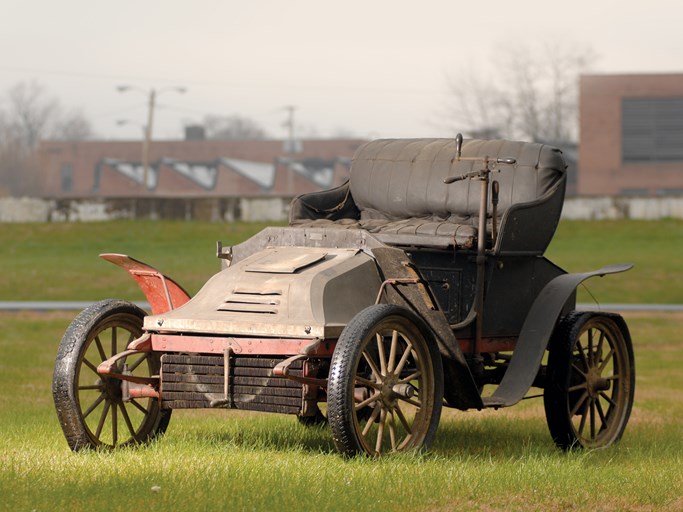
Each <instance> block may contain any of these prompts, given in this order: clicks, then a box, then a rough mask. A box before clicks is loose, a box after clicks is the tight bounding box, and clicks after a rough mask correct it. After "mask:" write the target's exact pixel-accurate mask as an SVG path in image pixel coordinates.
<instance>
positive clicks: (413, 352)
mask: <svg viewBox="0 0 683 512" xmlns="http://www.w3.org/2000/svg"><path fill="white" fill-rule="evenodd" d="M352 397H353V401H354V404H353V406H354V410H355V414H354V423H355V428H356V431H357V434H358V438H359V440H360V442H361V444H362V445H363V448H364V450H365V451H366V453H369V454H371V455H381V454H382V453H386V452H397V451H404V450H409V449H411V448H415V447H419V446H421V445H422V443H423V441H424V439H425V437H426V435H427V432H428V429H429V424H430V418H431V414H432V408H433V402H434V369H433V367H432V363H431V358H430V354H429V350H428V348H427V345H426V342H425V339H424V337H423V336H422V334H421V333H420V332H419V330H417V329H416V328H415V327H414V326H412V325H411V324H408V323H407V322H405V321H402V319H388V320H386V321H384V322H382V323H381V324H380V325H378V326H377V328H376V329H374V330H373V331H372V332H371V333H370V335H369V336H367V337H366V339H365V340H363V346H362V350H361V352H360V358H359V361H358V364H357V366H356V371H355V375H354V380H353V393H352Z"/></svg>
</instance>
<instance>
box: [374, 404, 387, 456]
mask: <svg viewBox="0 0 683 512" xmlns="http://www.w3.org/2000/svg"><path fill="white" fill-rule="evenodd" d="M386 420H387V411H386V410H385V409H384V407H382V408H381V411H380V415H379V427H378V428H377V439H375V451H376V452H377V454H380V453H382V440H383V438H384V422H385V421H386Z"/></svg>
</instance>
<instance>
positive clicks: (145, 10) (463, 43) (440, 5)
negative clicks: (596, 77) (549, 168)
mask: <svg viewBox="0 0 683 512" xmlns="http://www.w3.org/2000/svg"><path fill="white" fill-rule="evenodd" d="M0 7H1V9H0V13H1V15H0V16H1V17H0V48H1V49H2V51H1V53H0V93H3V95H4V92H5V91H6V90H7V89H8V88H9V87H11V86H12V85H13V84H16V83H17V82H20V81H27V80H37V81H39V82H40V83H42V84H44V85H45V86H46V88H47V89H48V91H49V92H50V94H52V95H54V96H55V97H57V98H58V99H59V100H60V102H61V103H62V104H63V105H64V106H65V107H78V108H81V109H82V110H83V112H84V113H85V115H86V117H88V118H89V119H90V120H91V122H92V123H93V125H94V127H95V129H96V131H97V133H98V134H99V135H101V136H102V137H103V138H110V139H123V138H128V139H130V138H137V137H139V136H140V126H134V125H130V126H117V125H116V121H117V120H118V119H127V120H129V121H130V122H131V123H139V124H143V123H144V122H145V119H146V108H147V107H146V94H145V93H144V92H143V91H148V90H150V89H151V88H155V89H157V90H160V91H162V92H160V94H159V97H158V108H157V110H156V118H155V125H154V128H155V134H154V135H155V137H157V138H179V137H181V136H182V126H183V124H187V123H192V122H198V121H200V120H201V119H202V118H203V117H204V116H205V115H207V114H216V115H223V114H225V115H227V114H239V115H242V116H245V117H250V118H252V119H254V120H255V121H257V122H258V123H259V124H261V125H262V126H263V127H264V128H265V129H266V130H267V131H268V132H269V133H270V134H271V135H272V136H273V137H275V138H283V137H285V136H286V129H285V128H284V127H283V122H284V121H285V119H286V111H285V110H284V107H285V106H287V105H294V106H296V124H297V126H299V127H300V129H301V130H302V131H303V132H304V133H312V132H313V131H314V130H315V132H317V133H318V135H320V136H328V135H335V134H338V133H342V132H346V133H349V134H354V135H356V136H360V137H385V136H391V137H420V136H451V135H452V134H451V133H444V127H443V126H440V123H439V120H440V119H443V118H444V117H445V115H446V112H447V108H446V106H447V105H448V102H449V101H452V96H450V95H449V92H448V80H447V77H449V76H450V77H451V79H455V80H456V81H457V80H458V77H459V76H460V75H461V74H462V73H464V72H466V70H467V69H472V67H473V66H475V67H476V66H477V62H483V61H493V60H494V59H495V54H496V53H497V52H500V49H501V48H504V47H509V46H510V45H513V44H514V45H522V46H526V47H528V48H531V49H538V48H540V47H542V46H543V45H548V44H549V42H552V41H562V44H563V45H565V46H568V47H571V46H572V45H576V47H577V48H578V47H582V48H583V47H587V48H590V49H592V51H593V52H594V53H595V54H596V56H597V58H596V60H595V64H594V66H593V69H592V71H593V72H595V73H648V72H669V73H670V72H675V73H680V72H683V29H682V28H681V27H682V22H683V2H681V1H680V0H649V1H645V2H643V1H636V0H631V1H624V0H572V1H565V2H551V1H547V0H546V1H540V0H515V1H511V0H505V1H503V0H492V1H484V0H478V1H472V2H461V1H458V0H450V1H448V0H420V1H402V0H364V1H361V0H344V1H334V2H332V1H325V0H261V1H260V0H250V1H235V0H221V1H210V0H187V1H181V0H165V1H158V0H136V1H133V0H116V1H109V2H104V1H97V0H60V1H54V0H43V1H36V0H21V1H19V0H0ZM500 79H501V80H504V77H500ZM121 84H128V85H133V86H136V87H139V88H140V91H138V92H136V91H133V90H132V91H129V92H126V93H119V92H117V91H116V86H117V85H121ZM172 86H184V87H186V88H187V93H186V94H183V95H181V94H178V93H176V92H173V91H170V90H167V91H165V92H163V89H164V88H166V87H172ZM463 131H466V127H463Z"/></svg>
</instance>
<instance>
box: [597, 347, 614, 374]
mask: <svg viewBox="0 0 683 512" xmlns="http://www.w3.org/2000/svg"><path fill="white" fill-rule="evenodd" d="M613 356H614V348H610V351H609V353H608V354H607V357H606V358H605V359H604V360H603V361H602V364H601V365H600V373H602V372H603V370H604V369H605V368H606V367H607V365H608V364H609V362H610V360H611V359H612V357H613Z"/></svg>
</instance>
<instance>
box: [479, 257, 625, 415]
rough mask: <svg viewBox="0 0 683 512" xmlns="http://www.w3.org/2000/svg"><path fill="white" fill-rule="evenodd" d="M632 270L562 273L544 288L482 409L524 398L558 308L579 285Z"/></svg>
mask: <svg viewBox="0 0 683 512" xmlns="http://www.w3.org/2000/svg"><path fill="white" fill-rule="evenodd" d="M632 267H633V265H630V264H619V265H608V266H606V267H603V268H601V269H599V270H595V271H593V272H584V273H579V274H564V275H561V276H558V277H556V278H555V279H553V280H552V281H550V282H549V283H548V284H547V285H545V287H544V288H543V290H541V293H540V294H539V295H538V297H536V300H535V301H534V303H533V304H532V306H531V309H530V310H529V314H528V315H527V317H526V319H525V320H524V325H522V331H521V332H520V335H519V339H518V340H517V346H516V348H515V351H514V353H513V355H512V359H511V360H510V365H509V366H508V369H507V371H506V372H505V375H504V376H503V380H502V381H501V383H500V385H499V386H498V388H497V389H496V391H495V392H494V393H493V395H492V396H491V397H487V398H484V404H485V405H486V407H496V408H497V407H509V406H511V405H514V404H516V403H517V402H519V401H520V400H521V399H522V398H524V395H525V394H526V393H527V391H528V390H529V388H530V387H531V385H532V384H533V382H534V379H535V378H536V375H537V374H538V369H539V368H540V366H541V360H542V359H543V354H544V352H545V349H546V347H547V344H548V340H549V339H550V336H551V335H552V333H553V330H554V329H555V325H556V323H557V319H558V317H559V316H560V313H561V312H562V308H563V307H564V305H565V304H566V302H567V300H569V297H570V296H571V294H572V293H574V290H575V289H576V287H577V286H578V285H579V284H581V283H582V282H583V281H585V280H586V279H588V278H590V277H595V276H600V277H603V276H605V275H607V274H616V273H619V272H625V271H627V270H629V269H631V268H632Z"/></svg>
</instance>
